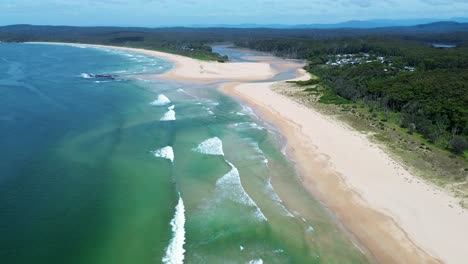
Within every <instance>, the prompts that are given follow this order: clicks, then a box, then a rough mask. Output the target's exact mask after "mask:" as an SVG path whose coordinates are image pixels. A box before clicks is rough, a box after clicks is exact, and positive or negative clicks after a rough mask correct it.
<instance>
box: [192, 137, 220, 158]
mask: <svg viewBox="0 0 468 264" xmlns="http://www.w3.org/2000/svg"><path fill="white" fill-rule="evenodd" d="M193 151H196V152H199V153H203V154H207V155H221V156H224V152H223V142H222V141H221V139H219V138H218V137H213V138H210V139H207V140H205V141H203V142H202V143H200V145H198V147H196V148H194V149H193Z"/></svg>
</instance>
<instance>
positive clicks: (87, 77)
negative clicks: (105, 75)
mask: <svg viewBox="0 0 468 264" xmlns="http://www.w3.org/2000/svg"><path fill="white" fill-rule="evenodd" d="M80 76H81V77H82V78H85V79H93V78H94V77H92V76H91V75H89V74H87V73H82V74H80Z"/></svg>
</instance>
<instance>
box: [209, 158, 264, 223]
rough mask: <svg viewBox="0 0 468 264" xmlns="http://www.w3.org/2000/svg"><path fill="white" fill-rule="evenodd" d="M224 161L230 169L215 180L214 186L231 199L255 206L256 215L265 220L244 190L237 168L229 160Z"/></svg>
mask: <svg viewBox="0 0 468 264" xmlns="http://www.w3.org/2000/svg"><path fill="white" fill-rule="evenodd" d="M226 162H227V163H228V164H229V165H230V166H231V171H230V172H228V173H227V174H225V175H224V176H223V177H221V178H220V179H219V180H217V181H216V186H217V188H218V189H219V191H220V193H221V194H222V195H224V197H226V198H228V199H230V200H232V201H236V202H240V203H242V204H245V205H248V206H252V207H255V209H256V213H255V214H256V217H257V218H258V219H259V220H261V221H267V220H268V219H267V218H266V217H265V215H264V214H263V213H262V211H261V210H260V208H259V207H258V206H257V204H256V203H255V202H254V200H252V198H250V196H249V194H248V193H247V192H246V191H245V190H244V187H243V186H242V183H241V180H240V175H239V170H237V168H236V167H235V166H234V164H232V163H230V162H229V161H226Z"/></svg>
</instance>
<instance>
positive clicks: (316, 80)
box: [287, 79, 320, 86]
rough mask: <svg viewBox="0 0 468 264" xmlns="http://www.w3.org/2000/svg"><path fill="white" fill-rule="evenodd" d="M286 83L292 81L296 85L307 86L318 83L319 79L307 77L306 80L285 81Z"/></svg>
mask: <svg viewBox="0 0 468 264" xmlns="http://www.w3.org/2000/svg"><path fill="white" fill-rule="evenodd" d="M287 83H293V84H295V85H297V86H309V85H316V84H319V83H320V80H319V79H309V80H307V81H287Z"/></svg>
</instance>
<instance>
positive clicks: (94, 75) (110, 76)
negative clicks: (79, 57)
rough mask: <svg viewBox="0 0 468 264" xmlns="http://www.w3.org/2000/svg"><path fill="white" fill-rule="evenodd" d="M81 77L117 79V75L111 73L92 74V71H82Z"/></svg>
mask: <svg viewBox="0 0 468 264" xmlns="http://www.w3.org/2000/svg"><path fill="white" fill-rule="evenodd" d="M81 77H83V78H85V79H94V78H99V79H106V80H115V79H117V75H111V74H94V73H89V74H88V73H82V74H81Z"/></svg>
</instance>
